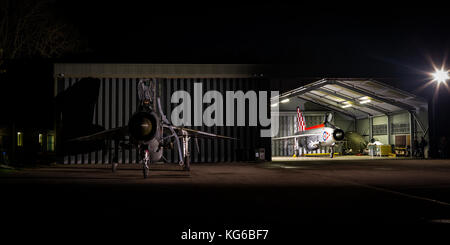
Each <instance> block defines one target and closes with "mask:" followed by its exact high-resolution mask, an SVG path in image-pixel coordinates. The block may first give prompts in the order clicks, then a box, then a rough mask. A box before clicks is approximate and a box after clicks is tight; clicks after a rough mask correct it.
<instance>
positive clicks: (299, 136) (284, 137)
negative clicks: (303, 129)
mask: <svg viewBox="0 0 450 245" xmlns="http://www.w3.org/2000/svg"><path fill="white" fill-rule="evenodd" d="M317 135H320V134H298V135H289V136H283V137H277V138H273V140H284V139H294V138H301V137H308V136H317Z"/></svg>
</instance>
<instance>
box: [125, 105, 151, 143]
mask: <svg viewBox="0 0 450 245" xmlns="http://www.w3.org/2000/svg"><path fill="white" fill-rule="evenodd" d="M157 128H158V119H157V117H156V115H155V114H154V113H148V112H137V113H136V114H134V115H133V116H132V117H131V118H130V121H129V122H128V130H129V132H130V136H131V137H133V138H134V139H136V140H139V141H148V140H151V139H153V138H154V137H155V135H156V133H157V131H158V130H157Z"/></svg>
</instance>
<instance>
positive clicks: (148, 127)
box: [139, 117, 153, 135]
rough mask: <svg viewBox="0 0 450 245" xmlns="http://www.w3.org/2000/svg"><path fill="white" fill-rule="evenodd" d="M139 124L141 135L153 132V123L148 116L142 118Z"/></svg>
mask: <svg viewBox="0 0 450 245" xmlns="http://www.w3.org/2000/svg"><path fill="white" fill-rule="evenodd" d="M139 125H140V127H139V129H140V131H141V132H140V133H141V135H149V134H150V133H151V132H152V128H153V125H152V122H151V121H150V120H148V118H145V117H144V118H142V119H141V121H140V122H139Z"/></svg>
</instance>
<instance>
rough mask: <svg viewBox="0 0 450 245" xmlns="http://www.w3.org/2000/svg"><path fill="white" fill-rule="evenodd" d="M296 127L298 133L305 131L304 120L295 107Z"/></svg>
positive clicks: (300, 112) (298, 108) (298, 109)
mask: <svg viewBox="0 0 450 245" xmlns="http://www.w3.org/2000/svg"><path fill="white" fill-rule="evenodd" d="M297 125H298V131H299V132H302V131H305V125H306V124H305V118H303V113H302V111H301V110H300V107H297Z"/></svg>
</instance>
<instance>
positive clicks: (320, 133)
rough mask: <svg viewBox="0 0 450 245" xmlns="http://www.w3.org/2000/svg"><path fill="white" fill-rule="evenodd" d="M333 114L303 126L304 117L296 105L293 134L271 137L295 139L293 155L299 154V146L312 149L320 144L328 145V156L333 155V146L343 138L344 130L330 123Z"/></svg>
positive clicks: (331, 156) (315, 148)
mask: <svg viewBox="0 0 450 245" xmlns="http://www.w3.org/2000/svg"><path fill="white" fill-rule="evenodd" d="M332 118H333V114H331V113H330V114H328V116H326V115H325V121H324V122H323V123H322V124H318V125H314V126H311V127H308V128H305V126H306V123H305V118H304V117H303V113H302V111H301V110H300V107H297V127H298V132H297V133H295V135H290V136H283V137H278V138H273V139H274V140H283V139H294V140H295V144H294V147H295V155H296V156H298V154H299V147H306V149H308V150H310V151H313V150H317V149H318V148H319V147H320V146H330V149H331V150H330V158H333V156H334V146H335V145H336V143H337V142H339V141H341V140H343V139H344V131H343V130H342V129H340V128H338V127H336V126H335V125H333V124H331V122H330V121H331V119H332Z"/></svg>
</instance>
